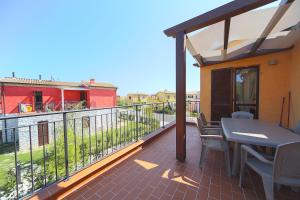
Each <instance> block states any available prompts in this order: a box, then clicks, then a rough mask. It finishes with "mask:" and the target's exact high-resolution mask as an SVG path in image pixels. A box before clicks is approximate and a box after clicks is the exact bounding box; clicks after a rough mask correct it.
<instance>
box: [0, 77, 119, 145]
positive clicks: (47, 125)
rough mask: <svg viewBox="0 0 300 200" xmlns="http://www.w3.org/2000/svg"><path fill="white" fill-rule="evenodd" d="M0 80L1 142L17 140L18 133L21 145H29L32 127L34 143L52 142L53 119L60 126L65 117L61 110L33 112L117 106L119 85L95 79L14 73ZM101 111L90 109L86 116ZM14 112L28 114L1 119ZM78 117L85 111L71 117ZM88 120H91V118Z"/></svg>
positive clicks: (14, 114)
mask: <svg viewBox="0 0 300 200" xmlns="http://www.w3.org/2000/svg"><path fill="white" fill-rule="evenodd" d="M0 84H1V98H0V99H1V102H0V103H1V104H0V105H1V106H0V108H1V117H0V144H1V143H10V142H14V137H16V140H17V141H18V143H19V148H20V149H28V148H29V136H28V133H29V130H28V129H29V127H30V128H31V134H32V143H33V144H32V145H33V147H38V146H41V143H42V142H46V143H49V142H51V140H52V139H53V130H54V128H53V126H54V122H56V126H61V123H62V120H63V119H62V114H51V115H42V116H34V114H37V113H41V114H43V113H49V112H57V111H64V110H80V109H92V108H106V107H114V106H116V91H117V87H115V86H114V85H112V84H109V83H97V82H95V80H94V79H91V80H90V81H82V82H80V83H74V82H58V81H48V80H35V79H23V78H22V79H21V78H15V77H11V78H3V79H0ZM102 112H103V111H97V112H95V111H94V112H92V111H91V112H89V113H88V115H87V117H90V116H92V115H93V116H94V115H96V114H98V115H99V114H102ZM85 113H87V112H85ZM28 115H32V117H28ZM14 116H26V117H20V118H15V119H9V120H3V119H1V118H3V117H14ZM77 117H78V118H80V117H82V113H81V112H77V113H76V114H75V115H73V116H72V118H77ZM88 121H89V122H88V123H91V122H90V120H88ZM76 123H77V124H78V123H81V122H76ZM20 127H23V128H20ZM43 135H44V136H45V135H46V137H45V138H46V141H41V139H42V138H43V137H42V136H43Z"/></svg>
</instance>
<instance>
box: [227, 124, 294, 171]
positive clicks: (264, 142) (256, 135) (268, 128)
mask: <svg viewBox="0 0 300 200" xmlns="http://www.w3.org/2000/svg"><path fill="white" fill-rule="evenodd" d="M221 125H222V128H223V133H224V136H225V138H226V140H227V141H229V142H233V143H234V145H233V147H234V148H233V161H232V175H233V176H235V175H237V174H238V172H239V168H240V157H241V145H242V144H246V145H255V146H262V147H272V148H276V147H277V146H278V145H281V144H285V143H290V142H296V141H300V136H299V135H297V134H295V133H293V132H292V131H290V130H289V129H286V128H283V127H281V126H279V125H278V124H276V123H272V122H266V121H263V120H255V119H254V120H251V119H233V118H222V119H221Z"/></svg>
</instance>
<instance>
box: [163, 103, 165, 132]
mask: <svg viewBox="0 0 300 200" xmlns="http://www.w3.org/2000/svg"><path fill="white" fill-rule="evenodd" d="M163 128H165V102H163Z"/></svg>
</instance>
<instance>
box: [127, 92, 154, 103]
mask: <svg viewBox="0 0 300 200" xmlns="http://www.w3.org/2000/svg"><path fill="white" fill-rule="evenodd" d="M148 97H149V95H148V94H146V93H129V94H127V101H129V102H130V103H147V100H148Z"/></svg>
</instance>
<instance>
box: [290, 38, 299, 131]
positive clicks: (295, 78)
mask: <svg viewBox="0 0 300 200" xmlns="http://www.w3.org/2000/svg"><path fill="white" fill-rule="evenodd" d="M290 76H291V79H290V84H291V88H290V90H291V96H292V98H291V115H290V118H291V127H293V126H295V124H296V123H297V122H298V121H300V41H299V42H298V43H297V44H296V45H295V48H294V49H293V51H292V63H291V75H290Z"/></svg>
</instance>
